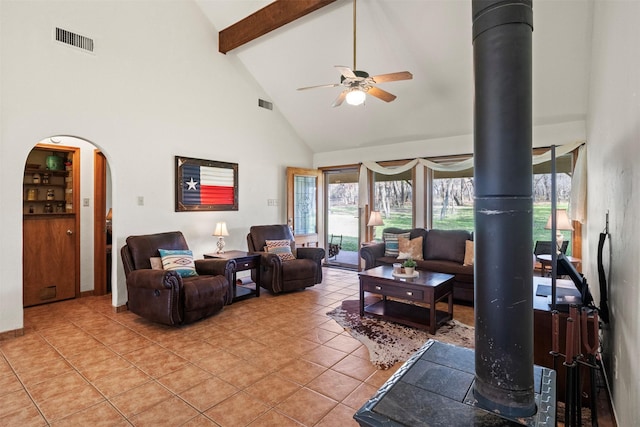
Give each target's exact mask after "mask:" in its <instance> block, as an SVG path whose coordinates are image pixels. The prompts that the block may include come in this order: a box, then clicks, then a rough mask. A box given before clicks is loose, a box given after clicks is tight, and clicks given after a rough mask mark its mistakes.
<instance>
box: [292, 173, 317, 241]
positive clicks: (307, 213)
mask: <svg viewBox="0 0 640 427" xmlns="http://www.w3.org/2000/svg"><path fill="white" fill-rule="evenodd" d="M321 196H322V173H321V172H320V171H319V170H317V169H301V168H292V167H288V168H287V223H288V225H289V227H291V229H292V230H293V235H294V237H295V239H296V246H309V245H312V246H318V216H319V213H320V212H321V209H320V203H321V201H322V197H321Z"/></svg>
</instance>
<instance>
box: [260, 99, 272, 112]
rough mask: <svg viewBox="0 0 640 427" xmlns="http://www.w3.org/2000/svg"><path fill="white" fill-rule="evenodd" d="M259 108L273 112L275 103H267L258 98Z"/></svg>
mask: <svg viewBox="0 0 640 427" xmlns="http://www.w3.org/2000/svg"><path fill="white" fill-rule="evenodd" d="M258 107H262V108H266V109H267V110H273V102H269V101H265V100H264V99H260V98H258Z"/></svg>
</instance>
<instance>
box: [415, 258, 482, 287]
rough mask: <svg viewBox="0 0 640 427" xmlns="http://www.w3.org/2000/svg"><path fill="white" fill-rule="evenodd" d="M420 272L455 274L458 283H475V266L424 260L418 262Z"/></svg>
mask: <svg viewBox="0 0 640 427" xmlns="http://www.w3.org/2000/svg"><path fill="white" fill-rule="evenodd" d="M416 262H417V263H418V269H419V270H429V271H437V272H438V273H447V274H453V275H455V276H456V280H457V281H461V280H462V281H469V282H471V283H473V266H472V265H462V264H459V263H457V262H455V261H442V260H424V261H416Z"/></svg>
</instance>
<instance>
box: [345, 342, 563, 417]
mask: <svg viewBox="0 0 640 427" xmlns="http://www.w3.org/2000/svg"><path fill="white" fill-rule="evenodd" d="M474 381H475V352H474V351H473V350H470V349H467V348H463V347H457V346H454V345H451V344H446V343H441V342H439V341H436V340H429V341H427V343H426V344H425V345H424V346H423V347H422V348H421V349H420V350H418V351H417V352H416V353H415V354H414V355H413V356H412V357H411V358H410V359H409V360H408V361H407V362H406V363H405V364H404V365H403V366H402V367H401V368H400V369H399V370H398V372H396V373H395V374H394V375H393V376H392V377H391V378H389V380H388V381H387V382H386V383H385V384H384V385H383V386H382V387H381V388H380V390H378V392H377V393H376V395H375V396H373V397H372V398H371V399H370V400H369V401H368V402H367V403H365V404H364V406H363V407H362V408H360V410H358V412H356V414H355V415H354V418H355V419H356V421H358V423H359V424H360V425H361V426H412V427H414V426H416V427H417V426H477V427H480V426H492V427H502V426H505V427H506V426H521V425H525V426H555V411H556V407H555V406H556V398H555V388H556V373H555V371H553V370H551V369H548V368H544V367H540V366H534V387H535V390H534V391H535V400H536V406H537V408H538V411H537V412H536V414H535V415H533V416H531V417H527V418H518V419H508V418H505V417H503V416H501V415H499V414H496V413H494V412H490V411H487V410H485V409H483V408H481V407H479V406H476V402H475V399H474V398H473V383H474Z"/></svg>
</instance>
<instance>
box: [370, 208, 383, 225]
mask: <svg viewBox="0 0 640 427" xmlns="http://www.w3.org/2000/svg"><path fill="white" fill-rule="evenodd" d="M376 225H384V222H382V216H381V215H380V211H371V214H370V215H369V222H367V226H369V227H373V226H376Z"/></svg>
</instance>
